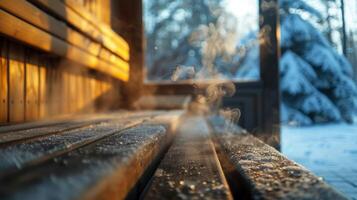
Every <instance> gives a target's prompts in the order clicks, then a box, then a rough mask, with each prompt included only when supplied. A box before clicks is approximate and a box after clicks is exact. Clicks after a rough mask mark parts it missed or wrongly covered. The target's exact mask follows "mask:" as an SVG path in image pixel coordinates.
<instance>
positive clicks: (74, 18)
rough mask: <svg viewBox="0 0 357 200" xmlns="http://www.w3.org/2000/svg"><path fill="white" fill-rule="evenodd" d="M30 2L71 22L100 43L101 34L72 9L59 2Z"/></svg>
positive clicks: (31, 0) (38, 0)
mask: <svg viewBox="0 0 357 200" xmlns="http://www.w3.org/2000/svg"><path fill="white" fill-rule="evenodd" d="M30 2H33V3H36V4H37V5H40V6H42V7H44V8H46V9H49V10H50V11H51V12H53V13H55V14H56V15H57V16H59V17H60V18H61V19H63V20H65V21H67V22H69V23H70V24H72V25H74V26H75V27H77V28H78V29H79V30H81V31H82V32H83V33H85V34H88V36H90V37H92V39H94V40H96V41H100V32H99V30H97V29H96V28H95V27H94V26H93V25H92V24H90V23H89V22H88V21H86V20H83V18H82V17H81V16H80V15H79V14H77V13H76V12H74V11H73V10H72V9H70V8H68V7H67V6H66V5H64V4H63V3H62V2H61V1H58V0H30Z"/></svg>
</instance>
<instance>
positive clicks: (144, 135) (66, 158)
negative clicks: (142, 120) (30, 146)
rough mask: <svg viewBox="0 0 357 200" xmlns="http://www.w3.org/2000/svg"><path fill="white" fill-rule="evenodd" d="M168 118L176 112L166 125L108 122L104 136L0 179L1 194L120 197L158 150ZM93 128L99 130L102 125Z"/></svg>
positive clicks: (167, 135) (165, 141)
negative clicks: (126, 125) (125, 126)
mask: <svg viewBox="0 0 357 200" xmlns="http://www.w3.org/2000/svg"><path fill="white" fill-rule="evenodd" d="M173 120H177V115H175V116H173V117H171V120H168V123H169V124H167V123H166V122H161V123H160V122H155V123H152V124H151V123H150V122H148V123H146V124H143V125H139V126H135V127H133V128H129V129H125V130H123V129H121V128H119V127H117V128H115V130H114V129H113V127H110V126H111V125H110V124H108V125H107V126H109V129H110V130H112V131H113V133H112V134H110V135H108V137H106V138H104V139H102V140H99V141H97V142H94V143H92V144H90V145H86V146H83V147H81V148H79V149H76V150H74V151H71V152H70V153H68V154H65V155H63V156H60V157H56V158H53V159H51V160H48V161H47V162H43V163H41V164H38V165H36V166H32V167H31V168H29V167H27V168H25V169H24V170H21V171H19V172H17V173H13V174H12V175H10V176H9V175H8V176H5V177H2V178H0V195H1V196H2V197H4V198H5V197H6V198H10V199H11V198H14V197H19V196H23V197H27V198H31V199H52V198H53V197H55V196H57V197H58V193H61V198H64V199H123V198H124V197H125V196H127V194H128V193H129V191H133V190H134V189H136V186H137V185H138V183H139V182H140V179H141V178H142V177H143V176H145V174H146V171H147V170H149V169H150V167H151V166H150V165H151V164H152V162H153V161H155V160H158V158H159V157H160V156H161V155H162V154H163V152H164V149H165V148H166V147H167V145H168V143H169V140H170V138H171V134H170V133H171V132H169V130H170V123H171V122H173ZM96 133H97V134H101V135H103V130H101V129H99V130H98V131H96ZM88 134H90V133H88ZM30 174H31V175H30ZM29 175H30V176H29ZM25 177H26V178H25ZM54 180H55V181H54ZM73 184H74V185H73ZM142 184H144V183H142ZM63 189H64V190H63ZM30 191H39V192H30ZM40 191H44V192H40Z"/></svg>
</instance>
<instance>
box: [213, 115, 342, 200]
mask: <svg viewBox="0 0 357 200" xmlns="http://www.w3.org/2000/svg"><path fill="white" fill-rule="evenodd" d="M210 122H211V125H212V128H213V132H214V134H215V135H216V146H217V149H219V151H220V153H219V155H220V156H219V157H220V160H221V162H222V163H223V164H222V166H223V168H224V171H225V172H227V173H226V176H227V177H229V180H232V182H233V183H232V182H230V183H231V184H230V185H238V184H234V182H236V181H241V183H240V184H241V185H242V184H243V185H245V188H246V190H249V193H250V198H249V199H277V200H279V199H280V200H289V199H330V200H335V199H336V200H340V199H341V200H342V199H343V200H344V199H347V198H345V197H344V196H343V195H342V194H340V193H339V192H337V191H336V190H335V189H333V188H332V187H331V186H329V185H327V184H326V183H324V182H323V181H322V180H321V178H319V177H316V176H315V175H313V174H312V173H311V172H310V171H308V170H307V169H305V168H303V167H302V166H301V165H298V164H297V163H295V162H293V161H291V160H288V159H287V158H286V157H285V156H283V155H282V154H281V153H279V152H278V151H277V150H275V149H274V148H273V147H271V146H269V145H267V144H265V143H264V142H262V141H261V140H259V139H257V138H256V137H254V136H253V135H251V134H249V133H247V132H246V131H244V130H243V129H241V128H240V127H237V126H234V125H232V124H229V123H228V122H226V121H225V120H224V119H222V118H217V117H214V118H211V120H210ZM234 172H236V173H234ZM236 174H239V176H241V177H242V179H241V180H239V176H236ZM232 175H234V176H232ZM236 190H242V188H236Z"/></svg>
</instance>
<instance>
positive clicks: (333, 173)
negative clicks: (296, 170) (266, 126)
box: [281, 124, 357, 199]
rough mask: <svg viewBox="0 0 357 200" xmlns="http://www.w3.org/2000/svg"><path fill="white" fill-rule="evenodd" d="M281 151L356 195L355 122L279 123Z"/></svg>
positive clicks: (356, 149) (356, 131)
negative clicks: (350, 123)
mask: <svg viewBox="0 0 357 200" xmlns="http://www.w3.org/2000/svg"><path fill="white" fill-rule="evenodd" d="M281 142H282V153H283V154H285V155H286V156H287V157H288V158H289V159H292V160H294V161H296V162H297V163H299V164H301V165H303V166H305V167H306V168H307V169H309V170H311V171H312V172H313V173H315V174H316V175H319V176H322V177H324V178H325V180H326V181H327V182H328V183H329V184H331V185H333V186H335V187H336V188H337V189H338V190H339V191H341V192H342V193H344V194H346V195H347V196H349V197H350V198H352V199H357V124H355V125H348V124H329V125H319V126H311V127H289V126H283V127H282V135H281Z"/></svg>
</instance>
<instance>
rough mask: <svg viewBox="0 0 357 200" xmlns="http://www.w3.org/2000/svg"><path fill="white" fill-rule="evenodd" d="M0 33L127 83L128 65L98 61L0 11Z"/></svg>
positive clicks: (96, 58) (94, 57)
mask: <svg viewBox="0 0 357 200" xmlns="http://www.w3.org/2000/svg"><path fill="white" fill-rule="evenodd" d="M0 18H1V19H2V20H1V21H0V26H1V27H2V28H1V29H0V32H1V33H3V34H5V35H8V36H10V37H13V38H14V39H18V40H20V41H22V42H25V43H27V44H29V45H32V46H34V47H37V48H40V49H42V50H44V51H47V52H50V53H54V54H56V55H59V56H62V57H65V58H68V59H69V60H72V61H75V62H77V63H79V64H81V65H84V66H86V67H89V68H91V69H94V70H97V71H100V72H103V73H105V74H108V75H110V76H113V77H115V78H118V79H121V80H123V81H127V80H128V78H129V72H128V71H129V64H128V63H125V62H124V63H118V64H117V65H116V66H113V65H112V64H110V63H109V62H106V61H103V60H101V59H98V57H96V56H93V55H91V54H89V53H87V52H85V51H83V50H81V49H79V48H77V47H75V46H73V45H70V44H69V43H66V42H65V41H63V40H61V39H58V38H56V37H53V36H52V35H50V34H48V33H46V32H44V31H41V30H40V29H38V28H36V27H34V26H32V25H30V24H28V23H26V22H24V21H22V20H20V19H18V18H16V17H15V16H12V15H11V14H8V13H7V12H4V11H2V10H1V9H0Z"/></svg>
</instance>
